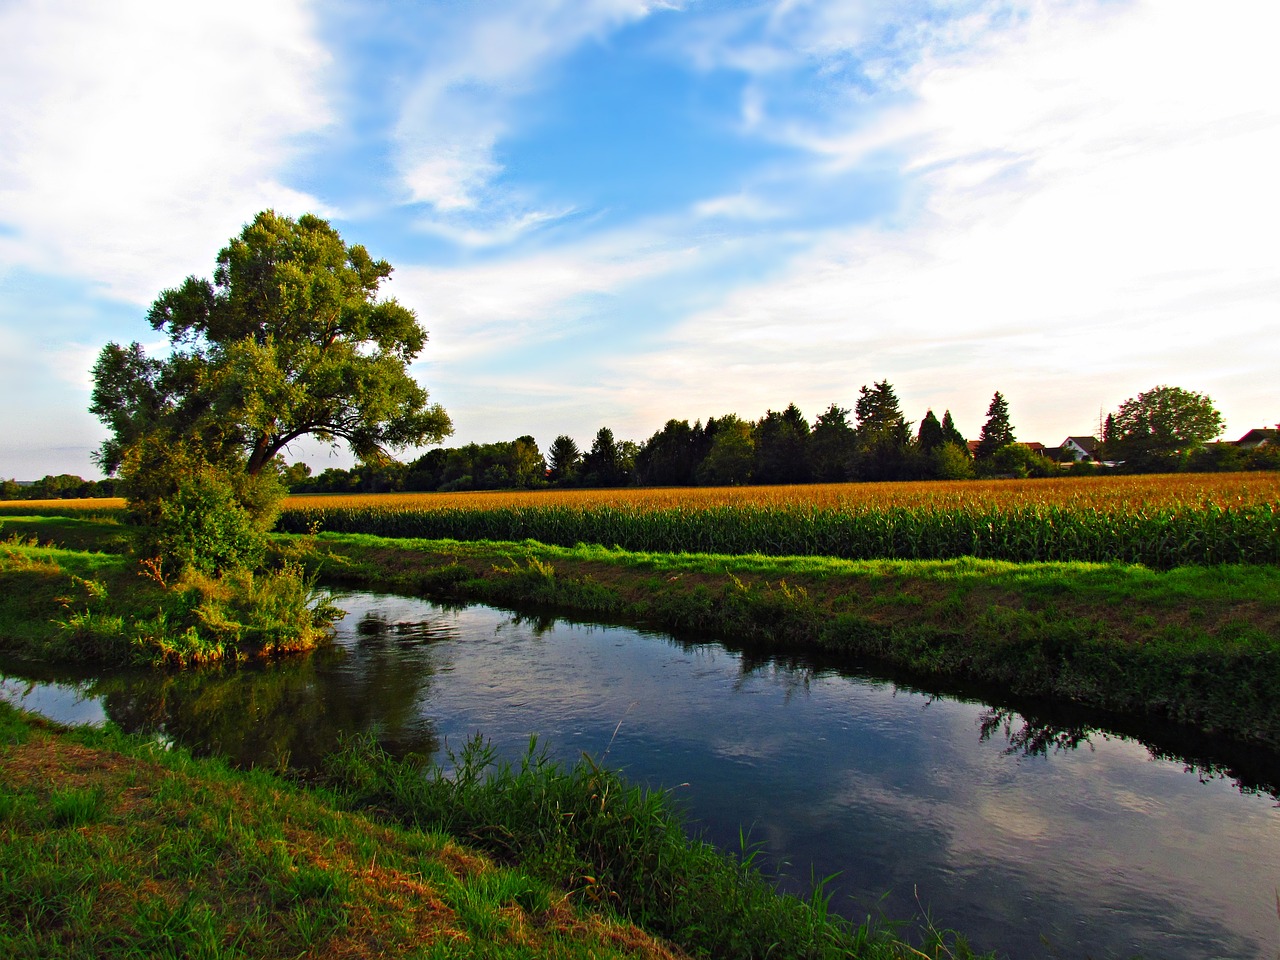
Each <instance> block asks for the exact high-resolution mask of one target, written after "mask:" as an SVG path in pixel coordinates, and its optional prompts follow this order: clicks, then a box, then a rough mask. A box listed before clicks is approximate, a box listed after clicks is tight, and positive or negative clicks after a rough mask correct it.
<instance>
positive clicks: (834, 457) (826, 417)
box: [809, 403, 858, 483]
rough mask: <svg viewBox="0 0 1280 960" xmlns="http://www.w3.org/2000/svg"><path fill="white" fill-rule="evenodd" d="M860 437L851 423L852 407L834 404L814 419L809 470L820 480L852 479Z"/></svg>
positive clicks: (825, 481)
mask: <svg viewBox="0 0 1280 960" xmlns="http://www.w3.org/2000/svg"><path fill="white" fill-rule="evenodd" d="M857 449H858V437H857V434H856V433H855V432H854V429H853V425H852V424H851V423H849V410H848V409H847V408H845V407H841V406H837V405H836V404H834V403H833V404H831V406H829V407H828V408H827V409H826V411H825V412H823V413H821V414H819V415H818V418H817V419H816V420H814V421H813V430H812V431H811V432H810V434H809V472H810V475H811V476H812V478H813V479H814V480H817V481H819V482H821V483H841V482H843V481H845V480H851V479H853V469H854V457H855V455H856V454H857Z"/></svg>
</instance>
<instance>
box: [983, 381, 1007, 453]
mask: <svg viewBox="0 0 1280 960" xmlns="http://www.w3.org/2000/svg"><path fill="white" fill-rule="evenodd" d="M1011 443H1013V426H1012V425H1011V424H1010V423H1009V404H1008V403H1007V402H1006V401H1005V399H1004V397H1002V396H1001V395H1000V391H999V390H997V391H996V394H995V396H994V397H992V398H991V404H990V405H989V406H988V407H987V422H986V423H984V424H983V425H982V434H981V435H980V436H979V437H978V449H977V451H976V453H975V457H974V458H975V459H976V460H979V461H982V460H987V459H989V458H990V457H991V456H993V455H994V454H995V452H996V451H997V450H999V449H1000V448H1001V447H1007V446H1008V445H1009V444H1011Z"/></svg>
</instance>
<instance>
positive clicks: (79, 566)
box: [0, 520, 332, 666]
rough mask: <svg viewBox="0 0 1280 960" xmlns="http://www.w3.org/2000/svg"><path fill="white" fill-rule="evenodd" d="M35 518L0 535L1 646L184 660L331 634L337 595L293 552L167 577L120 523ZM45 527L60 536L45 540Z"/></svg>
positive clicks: (86, 657) (112, 660) (85, 656)
mask: <svg viewBox="0 0 1280 960" xmlns="http://www.w3.org/2000/svg"><path fill="white" fill-rule="evenodd" d="M27 530H28V531H30V535H24V534H18V533H13V534H11V535H10V536H9V538H8V539H7V540H4V541H0V650H5V651H7V652H10V653H17V654H20V655H23V656H27V657H31V658H36V659H47V660H59V661H69V660H70V661H88V662H97V663H103V664H115V665H120V664H130V663H138V664H149V665H154V666H160V665H165V666H188V665H191V664H196V663H204V662H210V661H227V660H240V659H245V658H247V657H251V656H274V655H277V654H284V653H295V652H299V651H303V650H310V649H313V648H314V647H315V646H317V645H318V644H319V643H321V642H323V641H324V640H325V639H327V637H328V636H329V624H330V622H331V620H332V616H331V613H332V607H329V606H328V605H327V604H325V603H324V601H323V598H322V597H321V596H320V594H319V593H318V592H317V591H316V590H315V587H314V584H313V583H312V582H311V581H310V579H309V578H308V577H307V576H306V575H305V574H304V572H303V571H302V569H301V567H300V566H298V565H297V564H296V563H295V562H292V561H291V560H289V559H286V560H285V561H284V562H283V563H281V564H280V565H278V566H277V567H275V568H273V569H270V570H262V571H257V572H254V573H249V572H246V571H228V572H226V573H224V574H222V575H219V576H210V575H204V574H200V573H198V572H190V571H189V572H187V573H184V574H183V575H181V576H179V577H176V578H172V579H167V578H165V577H163V576H161V575H159V572H158V570H157V569H156V568H155V567H154V566H153V565H148V564H147V563H145V562H144V563H142V564H139V563H138V562H137V561H136V560H134V559H131V558H130V557H128V556H126V555H125V554H123V553H121V552H118V551H119V550H120V549H121V548H122V543H121V541H120V538H119V535H118V528H115V527H114V526H113V525H110V524H101V523H98V522H96V521H89V522H87V523H85V525H84V526H77V525H76V524H75V522H74V521H63V522H59V523H49V522H46V521H44V520H40V521H37V522H35V523H32V524H30V525H28V527H27ZM0 532H2V528H0ZM38 538H43V539H45V540H46V541H48V542H51V543H52V544H56V545H46V546H37V545H36V542H37V539H38ZM67 543H74V544H84V545H86V546H98V547H102V548H106V549H109V550H112V551H116V552H100V551H98V550H92V549H66V548H65V547H64V546H63V545H64V544H67Z"/></svg>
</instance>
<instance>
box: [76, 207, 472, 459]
mask: <svg viewBox="0 0 1280 960" xmlns="http://www.w3.org/2000/svg"><path fill="white" fill-rule="evenodd" d="M390 275H391V265H390V264H388V263H387V262H386V261H385V260H374V259H373V258H372V257H371V256H370V255H369V253H368V251H367V250H365V248H364V247H363V246H360V245H358V244H353V245H350V246H348V245H347V244H346V243H344V242H343V240H342V238H341V237H340V236H339V235H338V233H337V231H336V230H334V229H333V228H332V227H331V226H330V225H329V224H328V223H327V222H326V221H325V220H322V219H320V218H319V217H316V216H312V215H310V214H308V215H305V216H302V217H300V218H298V219H297V220H293V219H291V218H289V217H282V216H278V215H277V214H275V213H274V212H272V211H270V210H268V211H265V212H263V213H260V214H258V216H257V217H255V218H254V220H253V222H252V223H251V224H249V225H248V226H246V227H245V228H244V230H243V231H242V232H241V234H240V235H239V236H238V237H235V238H233V239H232V240H231V242H230V243H229V244H228V245H227V246H226V247H224V248H223V249H222V251H221V252H219V254H218V258H217V263H216V266H215V269H214V272H213V280H212V282H210V281H209V280H206V279H203V278H199V277H188V278H187V280H186V282H184V283H183V284H182V285H181V286H180V287H176V288H174V289H171V290H165V291H164V292H163V293H161V294H160V296H159V297H158V298H157V299H156V301H155V303H154V304H152V306H151V310H150V312H149V313H148V315H147V320H148V322H149V323H150V324H151V326H152V328H153V329H155V330H157V331H162V332H163V333H165V334H166V335H167V336H168V338H169V343H170V348H171V349H170V352H169V354H168V356H166V357H163V358H160V357H151V356H148V355H147V353H146V352H145V351H144V349H143V348H142V347H141V346H140V345H139V344H137V343H133V344H130V345H129V346H127V347H124V346H120V345H118V344H115V343H111V344H108V345H107V346H106V347H105V348H104V349H103V351H102V353H101V354H100V355H99V357H98V361H97V363H96V364H95V366H94V370H93V375H94V391H93V403H92V406H91V408H90V409H91V410H92V412H93V413H95V414H96V415H97V416H98V417H99V418H100V419H101V420H102V421H103V422H104V423H105V424H106V425H107V426H108V427H109V428H110V430H111V436H110V437H109V438H108V439H107V440H106V441H105V442H104V443H103V445H102V448H101V449H100V451H99V452H98V454H97V459H98V462H99V464H100V465H101V466H102V467H103V468H104V469H105V470H106V471H107V472H108V473H114V472H116V471H117V470H118V469H120V468H121V467H122V465H123V466H125V467H126V468H127V467H128V463H129V462H130V458H131V457H134V458H135V460H134V461H133V462H138V461H137V460H136V457H137V456H138V454H137V451H138V449H139V448H140V447H146V446H148V445H150V446H151V447H152V448H153V450H154V449H158V447H157V444H159V446H160V447H163V446H164V445H171V444H182V445H185V446H186V447H188V448H189V449H191V450H192V451H194V455H195V456H196V457H197V458H198V459H199V460H202V461H204V462H207V463H211V464H216V465H218V466H219V467H221V468H223V469H228V470H231V471H233V472H237V471H238V472H242V473H243V474H246V475H248V476H249V477H257V476H258V475H259V474H261V473H262V471H263V470H264V469H265V468H266V467H267V466H268V465H269V464H271V463H272V461H273V460H274V458H275V456H276V454H278V453H279V452H280V451H281V450H283V449H284V448H285V447H286V446H287V445H288V444H289V443H291V442H292V441H294V440H297V439H298V438H300V437H303V436H306V435H311V436H314V437H317V438H319V439H320V440H322V441H327V442H330V443H333V444H335V445H336V444H338V443H339V442H345V443H346V444H347V445H349V446H350V448H351V450H352V451H353V452H354V453H355V454H356V455H357V456H358V457H360V458H361V459H362V460H364V461H366V462H379V461H382V460H385V459H386V458H387V456H388V455H389V452H390V451H395V450H399V449H403V448H406V447H410V446H417V445H422V444H427V443H434V442H438V441H439V440H441V439H442V438H444V437H445V436H447V435H448V434H450V433H451V432H452V425H451V423H450V420H449V417H448V414H446V413H445V411H444V409H443V408H442V407H440V406H439V405H438V404H432V403H430V402H429V401H428V397H427V392H426V390H425V389H423V387H422V386H421V385H419V384H418V382H417V381H416V380H414V379H413V377H412V376H411V375H410V373H409V365H410V364H411V363H412V362H413V361H414V359H415V358H416V357H417V356H418V354H419V353H421V351H422V349H423V346H424V345H425V343H426V339H427V336H426V333H425V332H424V331H423V329H422V327H421V326H419V325H418V321H417V318H416V316H415V315H414V313H413V311H412V310H410V309H409V308H407V307H405V306H403V305H402V304H400V303H397V302H396V301H395V300H394V299H390V298H388V299H379V298H378V291H379V287H380V286H381V284H382V282H383V281H384V280H386V279H387V278H388V277H389V276H390ZM151 458H152V459H154V455H153V456H152V457H151ZM143 460H146V457H143Z"/></svg>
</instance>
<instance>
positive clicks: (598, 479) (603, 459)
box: [582, 427, 634, 487]
mask: <svg viewBox="0 0 1280 960" xmlns="http://www.w3.org/2000/svg"><path fill="white" fill-rule="evenodd" d="M629 452H630V453H631V456H632V457H634V452H633V451H628V450H626V449H624V448H621V447H620V446H619V444H618V441H617V440H615V439H614V436H613V431H612V430H610V429H609V428H608V427H601V428H600V429H599V431H597V432H596V438H595V441H594V442H593V443H592V444H591V449H590V450H588V451H587V455H586V456H585V457H583V458H582V480H583V483H585V484H586V485H587V486H589V487H621V486H624V485H625V484H626V483H627V482H628V481H629V480H630V479H631V476H630V471H631V468H632V467H633V466H634V462H631V463H629V462H628V456H627V454H628V453H629Z"/></svg>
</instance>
